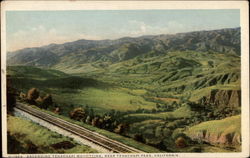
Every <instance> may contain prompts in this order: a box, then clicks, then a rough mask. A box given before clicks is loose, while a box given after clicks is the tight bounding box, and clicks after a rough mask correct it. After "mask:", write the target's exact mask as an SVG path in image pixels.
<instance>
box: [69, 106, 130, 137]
mask: <svg viewBox="0 0 250 158" xmlns="http://www.w3.org/2000/svg"><path fill="white" fill-rule="evenodd" d="M69 116H70V118H71V119H74V120H77V121H81V122H84V123H87V124H89V125H92V126H95V127H98V128H102V129H106V130H109V131H112V132H115V133H118V134H122V133H123V132H124V131H125V130H126V129H128V128H129V125H128V124H127V123H124V122H122V120H121V116H122V113H120V112H118V111H115V110H111V111H110V112H109V113H106V114H104V115H103V116H100V115H95V113H94V111H93V109H90V108H89V107H88V106H85V107H77V108H74V109H73V110H72V111H71V112H70V113H69Z"/></svg>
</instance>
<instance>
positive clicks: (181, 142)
mask: <svg viewBox="0 0 250 158" xmlns="http://www.w3.org/2000/svg"><path fill="white" fill-rule="evenodd" d="M175 146H176V147H177V148H184V147H186V146H187V142H186V140H185V138H183V137H178V138H177V139H176V140H175Z"/></svg>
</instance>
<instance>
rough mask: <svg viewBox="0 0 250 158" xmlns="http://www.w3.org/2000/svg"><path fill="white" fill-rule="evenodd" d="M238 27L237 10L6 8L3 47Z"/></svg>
mask: <svg viewBox="0 0 250 158" xmlns="http://www.w3.org/2000/svg"><path fill="white" fill-rule="evenodd" d="M239 26H240V12H239V10H134V11H131V10H130V11H126V10H124V11H121V10H120V11H118V10H117V11H100V10H99V11H86V10H85V11H8V12H7V13H6V28H7V30H6V32H7V33H6V34H7V50H8V51H13V50H17V49H21V48H25V47H36V46H42V45H47V44H50V43H64V42H68V41H74V40H78V39H94V40H99V39H116V38H120V37H124V36H131V37H136V36H141V35H155V34H173V33H178V32H189V31H198V30H212V29H221V28H233V27H239Z"/></svg>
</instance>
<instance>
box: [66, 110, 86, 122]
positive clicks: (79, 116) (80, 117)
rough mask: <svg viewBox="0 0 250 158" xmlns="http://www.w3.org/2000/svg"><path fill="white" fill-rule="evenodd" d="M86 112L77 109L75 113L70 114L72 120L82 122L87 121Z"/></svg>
mask: <svg viewBox="0 0 250 158" xmlns="http://www.w3.org/2000/svg"><path fill="white" fill-rule="evenodd" d="M85 114H86V113H85V110H84V109H83V108H81V107H79V108H75V109H74V110H73V111H71V112H70V114H69V115H70V118H71V119H74V120H77V121H82V120H85V117H86V115H85Z"/></svg>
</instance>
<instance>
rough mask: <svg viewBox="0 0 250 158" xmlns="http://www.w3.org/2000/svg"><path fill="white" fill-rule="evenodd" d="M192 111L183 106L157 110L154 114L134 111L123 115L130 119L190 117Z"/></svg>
mask: <svg viewBox="0 0 250 158" xmlns="http://www.w3.org/2000/svg"><path fill="white" fill-rule="evenodd" d="M192 113H193V112H192V111H191V109H190V107H189V106H183V107H180V108H178V109H176V110H175V111H173V112H159V113H154V114H145V113H136V114H129V115H127V116H125V117H128V118H129V119H131V120H135V121H137V120H149V119H152V120H155V119H166V118H175V119H178V118H182V117H187V118H189V117H192Z"/></svg>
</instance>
